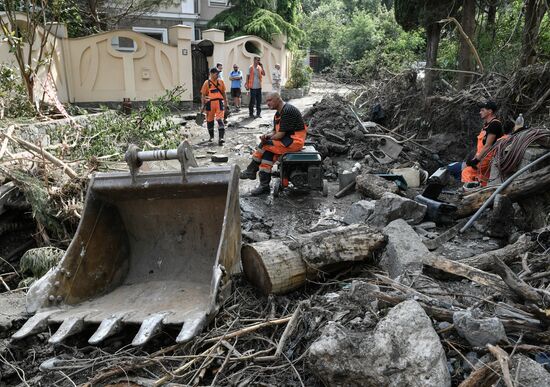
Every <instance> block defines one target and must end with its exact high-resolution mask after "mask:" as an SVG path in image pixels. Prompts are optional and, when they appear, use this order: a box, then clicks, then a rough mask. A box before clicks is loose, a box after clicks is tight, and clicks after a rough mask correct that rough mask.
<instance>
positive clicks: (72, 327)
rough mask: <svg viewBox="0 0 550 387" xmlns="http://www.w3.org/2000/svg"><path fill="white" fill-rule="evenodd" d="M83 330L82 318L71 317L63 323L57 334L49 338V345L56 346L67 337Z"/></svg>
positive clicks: (81, 316)
mask: <svg viewBox="0 0 550 387" xmlns="http://www.w3.org/2000/svg"><path fill="white" fill-rule="evenodd" d="M83 329H84V316H83V315H80V316H72V317H69V318H68V319H66V320H65V321H63V323H62V324H61V326H60V327H59V329H58V330H57V332H55V334H54V335H53V336H52V337H50V340H48V342H49V343H50V344H58V343H60V342H62V341H63V340H65V339H66V338H67V337H69V336H72V335H74V334H76V333H79V332H81V331H82V330H83Z"/></svg>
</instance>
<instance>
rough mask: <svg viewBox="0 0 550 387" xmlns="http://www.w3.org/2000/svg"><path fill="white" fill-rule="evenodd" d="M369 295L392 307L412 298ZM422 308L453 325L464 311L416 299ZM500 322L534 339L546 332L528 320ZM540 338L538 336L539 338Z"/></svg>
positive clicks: (542, 337) (382, 294)
mask: <svg viewBox="0 0 550 387" xmlns="http://www.w3.org/2000/svg"><path fill="white" fill-rule="evenodd" d="M369 295H371V296H373V297H376V298H377V299H378V300H381V301H384V302H386V303H388V304H390V305H397V304H399V303H401V302H403V301H406V300H409V299H411V298H413V297H412V295H411V294H407V295H396V294H390V293H385V292H379V291H371V292H369ZM415 301H417V302H418V303H419V304H420V305H421V306H422V309H424V311H425V312H426V314H427V315H428V316H430V317H432V318H434V319H435V320H437V321H447V322H450V323H452V322H453V314H454V312H455V311H458V310H462V309H454V310H451V309H446V308H441V307H438V306H433V305H431V304H429V303H426V302H424V301H423V300H421V299H415ZM497 318H498V319H499V320H500V322H502V325H504V329H505V330H506V332H522V333H527V332H529V334H530V336H529V337H533V335H538V334H540V333H541V332H543V333H545V332H544V331H545V330H546V328H545V326H544V325H542V324H540V323H535V322H532V321H528V320H518V319H513V318H500V317H497ZM537 337H538V336H537ZM539 340H544V342H548V340H549V338H547V337H545V336H541V337H539Z"/></svg>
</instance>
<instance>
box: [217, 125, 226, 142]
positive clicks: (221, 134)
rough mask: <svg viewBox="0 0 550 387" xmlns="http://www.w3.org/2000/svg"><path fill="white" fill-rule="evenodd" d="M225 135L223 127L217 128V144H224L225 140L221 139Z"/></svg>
mask: <svg viewBox="0 0 550 387" xmlns="http://www.w3.org/2000/svg"><path fill="white" fill-rule="evenodd" d="M224 135H225V128H224V127H221V128H219V129H218V137H219V140H218V145H219V146H223V144H225V140H224V139H223V137H224Z"/></svg>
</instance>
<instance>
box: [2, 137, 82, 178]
mask: <svg viewBox="0 0 550 387" xmlns="http://www.w3.org/2000/svg"><path fill="white" fill-rule="evenodd" d="M0 136H3V137H4V138H8V139H9V140H11V141H14V142H16V143H17V144H19V145H20V146H21V147H23V148H25V149H26V150H28V151H30V152H33V153H36V154H38V155H40V156H41V157H44V158H45V159H46V160H48V161H50V162H51V163H53V164H55V165H57V166H58V167H61V168H62V169H63V172H64V173H65V174H66V175H67V176H69V177H70V178H71V179H76V178H77V177H78V174H77V173H76V172H75V171H74V170H73V169H72V168H71V167H69V166H68V165H67V164H66V163H64V162H63V161H61V160H59V159H58V158H57V157H55V156H53V155H52V154H51V153H49V152H47V151H45V150H44V149H41V148H39V147H37V146H36V145H34V144H31V143H30V142H28V141H26V140H23V139H22V138H18V137H15V136H13V135H10V134H9V133H0Z"/></svg>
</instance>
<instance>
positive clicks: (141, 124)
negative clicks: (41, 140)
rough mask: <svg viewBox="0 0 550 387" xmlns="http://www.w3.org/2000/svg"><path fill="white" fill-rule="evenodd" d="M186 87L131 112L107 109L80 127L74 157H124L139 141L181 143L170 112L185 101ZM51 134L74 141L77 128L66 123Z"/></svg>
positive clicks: (142, 143)
mask: <svg viewBox="0 0 550 387" xmlns="http://www.w3.org/2000/svg"><path fill="white" fill-rule="evenodd" d="M184 91H185V90H184V89H183V88H181V87H177V88H175V89H173V90H171V91H168V92H167V93H166V94H165V95H163V96H162V97H160V98H158V99H156V100H149V101H148V102H147V103H146V104H145V106H143V107H142V108H139V109H136V110H134V111H132V113H131V114H129V115H125V114H122V113H117V112H105V114H102V115H99V116H98V117H96V118H94V119H92V120H90V121H89V122H88V123H87V124H85V125H84V126H83V127H82V128H81V129H79V130H80V132H79V133H78V138H79V140H78V142H79V146H78V147H74V148H73V149H71V150H70V153H71V154H70V156H71V158H84V159H87V160H92V159H94V158H97V157H101V156H107V155H117V157H116V159H118V160H121V159H122V158H123V156H124V152H125V151H126V149H127V147H128V144H136V145H137V146H138V147H140V148H141V149H150V148H151V147H153V146H154V147H159V148H175V147H177V145H178V144H179V143H180V142H181V140H182V139H181V137H180V133H179V128H178V127H177V125H174V124H173V122H172V120H170V119H169V118H168V116H169V115H170V113H171V108H172V107H174V105H176V104H178V103H179V102H180V101H181V94H182V93H183V92H184ZM49 135H50V136H51V137H52V139H53V142H63V141H64V142H69V143H70V142H71V139H70V137H71V136H75V135H77V134H76V133H75V129H74V128H71V127H66V128H64V129H63V130H59V129H57V130H55V131H51V132H50V133H49ZM65 157H66V154H65Z"/></svg>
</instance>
